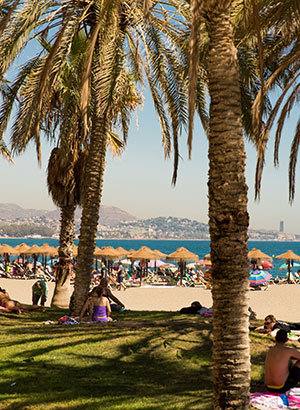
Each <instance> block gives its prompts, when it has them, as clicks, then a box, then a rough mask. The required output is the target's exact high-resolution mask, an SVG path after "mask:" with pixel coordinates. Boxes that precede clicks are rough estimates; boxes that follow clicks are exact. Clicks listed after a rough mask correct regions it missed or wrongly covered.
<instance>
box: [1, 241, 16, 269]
mask: <svg viewBox="0 0 300 410" xmlns="http://www.w3.org/2000/svg"><path fill="white" fill-rule="evenodd" d="M0 255H3V256H4V265H5V271H6V267H7V263H8V262H9V255H16V251H15V248H13V247H12V246H10V245H6V244H4V245H0Z"/></svg>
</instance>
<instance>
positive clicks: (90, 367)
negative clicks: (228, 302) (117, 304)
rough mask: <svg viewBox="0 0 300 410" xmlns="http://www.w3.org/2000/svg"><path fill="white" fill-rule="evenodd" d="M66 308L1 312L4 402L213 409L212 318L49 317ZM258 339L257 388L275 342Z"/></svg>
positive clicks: (36, 407)
mask: <svg viewBox="0 0 300 410" xmlns="http://www.w3.org/2000/svg"><path fill="white" fill-rule="evenodd" d="M65 313H66V312H65V311H63V310H58V309H51V310H50V309H49V310H48V311H47V313H44V314H43V313H42V312H32V313H24V314H23V315H22V316H18V315H14V314H5V313H0V336H1V338H0V346H1V348H0V361H1V364H0V366H1V372H0V409H7V410H12V409H14V410H15V409H19V410H21V409H22V410H49V409H51V410H52V409H69V410H77V409H87V410H94V409H105V410H119V409H120V410H126V409H130V410H134V409H136V410H150V409H151V410H152V409H153V410H160V409H161V410H162V409H163V410H168V409H170V410H171V409H172V410H175V409H182V410H192V409H197V410H199V409H203V410H204V409H211V408H212V406H211V401H212V391H211V390H212V383H211V345H212V341H211V321H210V319H205V318H199V317H197V318H192V319H191V318H190V317H188V316H184V315H178V314H176V313H173V312H172V313H171V312H125V313H122V314H119V315H115V317H117V318H118V319H119V320H118V321H117V322H112V323H110V324H93V325H89V324H84V325H79V326H76V325H74V326H65V325H58V324H52V325H45V324H43V321H44V320H49V319H50V320H53V321H55V322H57V319H58V318H59V317H61V316H62V315H63V314H65ZM251 339H252V342H251V349H252V382H253V386H252V391H256V390H260V389H261V388H259V387H257V386H256V383H257V382H258V381H262V379H263V363H264V357H265V352H266V350H267V349H268V346H271V345H272V341H271V340H270V339H268V338H265V337H263V336H261V335H256V334H253V333H252V334H251Z"/></svg>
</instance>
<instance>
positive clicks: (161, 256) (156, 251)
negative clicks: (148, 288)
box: [152, 249, 167, 271]
mask: <svg viewBox="0 0 300 410" xmlns="http://www.w3.org/2000/svg"><path fill="white" fill-rule="evenodd" d="M152 252H154V253H155V254H156V255H157V256H158V257H159V259H165V257H166V256H167V254H166V253H163V252H161V251H159V250H157V249H154V251H152ZM156 261H157V259H154V270H155V271H156Z"/></svg>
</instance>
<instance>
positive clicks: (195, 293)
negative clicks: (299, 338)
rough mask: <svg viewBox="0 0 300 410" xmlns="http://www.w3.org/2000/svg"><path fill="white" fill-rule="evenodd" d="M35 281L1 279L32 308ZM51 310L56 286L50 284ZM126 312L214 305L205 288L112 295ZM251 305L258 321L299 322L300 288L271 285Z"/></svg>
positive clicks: (138, 290) (148, 289) (135, 290)
mask: <svg viewBox="0 0 300 410" xmlns="http://www.w3.org/2000/svg"><path fill="white" fill-rule="evenodd" d="M34 282H35V281H34V280H20V279H2V278H0V287H2V288H4V289H6V290H7V292H8V293H9V294H10V296H11V298H12V299H16V300H19V301H20V302H22V303H29V304H31V287H32V285H33V283H34ZM48 287H49V295H48V301H47V303H46V306H49V304H50V301H51V297H52V294H53V290H54V283H53V282H48ZM113 293H114V295H115V296H116V297H117V298H118V299H120V300H121V301H122V302H123V303H124V305H125V306H126V308H127V309H131V310H169V311H177V310H179V309H180V308H182V307H184V306H189V305H190V304H191V303H192V302H193V301H196V300H198V301H199V302H200V303H201V304H202V305H203V306H206V307H210V306H211V305H212V297H211V291H210V290H207V289H204V288H180V287H142V288H138V287H137V288H128V289H127V290H126V291H113ZM249 301H250V306H251V307H252V309H253V310H254V311H255V312H256V313H257V316H258V318H259V319H263V318H264V317H265V316H266V315H268V314H271V313H272V314H273V315H275V317H276V318H277V319H281V320H287V321H291V322H300V285H292V284H290V285H288V284H285V285H271V286H269V288H268V289H267V290H266V291H257V290H256V291H249Z"/></svg>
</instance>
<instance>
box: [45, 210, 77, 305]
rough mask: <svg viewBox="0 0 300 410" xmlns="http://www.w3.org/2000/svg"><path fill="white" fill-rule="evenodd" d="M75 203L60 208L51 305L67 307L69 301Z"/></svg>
mask: <svg viewBox="0 0 300 410" xmlns="http://www.w3.org/2000/svg"><path fill="white" fill-rule="evenodd" d="M75 208H76V206H75V205H69V206H62V207H61V208H60V236H59V250H58V258H59V262H58V267H57V269H56V283H55V289H54V294H53V298H52V301H51V306H57V307H60V308H68V307H69V303H70V278H71V273H72V265H71V264H72V252H73V241H74V214H75Z"/></svg>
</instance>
